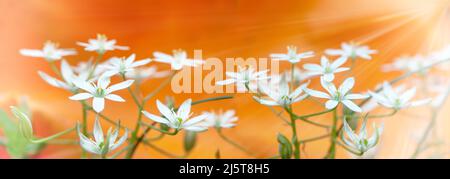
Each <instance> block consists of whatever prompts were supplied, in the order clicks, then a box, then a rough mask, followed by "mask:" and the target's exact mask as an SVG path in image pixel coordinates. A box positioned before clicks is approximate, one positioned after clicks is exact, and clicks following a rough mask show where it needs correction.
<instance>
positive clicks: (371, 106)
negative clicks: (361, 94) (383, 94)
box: [361, 83, 406, 112]
mask: <svg viewBox="0 0 450 179" xmlns="http://www.w3.org/2000/svg"><path fill="white" fill-rule="evenodd" d="M383 84H384V83H381V84H378V85H377V86H376V87H375V89H378V88H382V87H383ZM405 87H406V86H405V85H401V86H397V87H395V88H393V90H394V91H395V92H396V93H400V92H402V91H404V90H405ZM365 94H367V95H369V96H370V93H369V91H368V92H367V93H365ZM378 106H379V104H378V102H377V100H376V99H375V98H370V99H369V101H367V102H366V103H365V104H364V105H363V106H361V109H362V110H363V111H364V112H369V111H372V110H374V109H375V108H376V107H378Z"/></svg>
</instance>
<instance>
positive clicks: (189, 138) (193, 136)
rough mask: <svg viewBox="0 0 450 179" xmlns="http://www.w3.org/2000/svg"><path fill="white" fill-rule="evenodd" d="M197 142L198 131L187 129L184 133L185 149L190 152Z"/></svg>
mask: <svg viewBox="0 0 450 179" xmlns="http://www.w3.org/2000/svg"><path fill="white" fill-rule="evenodd" d="M196 142H197V133H196V132H192V131H186V132H185V135H184V151H185V152H186V153H189V152H190V151H191V150H192V149H193V148H194V147H195V143H196Z"/></svg>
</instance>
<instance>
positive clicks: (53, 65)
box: [48, 61, 63, 79]
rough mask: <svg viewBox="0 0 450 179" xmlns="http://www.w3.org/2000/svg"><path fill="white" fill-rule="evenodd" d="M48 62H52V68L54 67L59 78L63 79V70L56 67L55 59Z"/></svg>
mask: <svg viewBox="0 0 450 179" xmlns="http://www.w3.org/2000/svg"><path fill="white" fill-rule="evenodd" d="M48 63H49V64H50V68H52V70H53V72H55V73H56V75H58V77H59V78H61V79H63V76H62V75H61V72H60V71H59V70H58V67H56V64H55V61H48Z"/></svg>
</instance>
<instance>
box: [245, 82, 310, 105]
mask: <svg viewBox="0 0 450 179" xmlns="http://www.w3.org/2000/svg"><path fill="white" fill-rule="evenodd" d="M308 84H309V83H305V84H303V85H301V86H299V87H298V88H297V89H295V90H294V91H292V92H291V91H290V88H289V84H288V83H287V82H286V80H282V81H281V82H280V83H279V85H277V86H259V88H258V89H259V90H261V91H262V92H263V93H264V94H266V95H267V97H261V96H254V97H253V98H254V99H255V100H256V101H258V102H259V103H261V104H263V105H266V106H284V107H286V106H288V105H290V104H292V103H295V102H298V101H301V100H303V99H305V98H306V97H307V96H308V95H307V94H305V95H301V93H302V92H303V90H304V89H305V88H306V86H307V85H308Z"/></svg>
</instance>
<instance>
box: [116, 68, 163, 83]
mask: <svg viewBox="0 0 450 179" xmlns="http://www.w3.org/2000/svg"><path fill="white" fill-rule="evenodd" d="M157 69H158V68H157V67H156V66H150V67H140V68H136V69H135V70H133V71H130V72H128V73H126V74H125V76H126V77H127V78H130V79H135V80H140V81H144V80H147V79H151V78H163V77H166V76H168V75H170V71H158V70H157Z"/></svg>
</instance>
